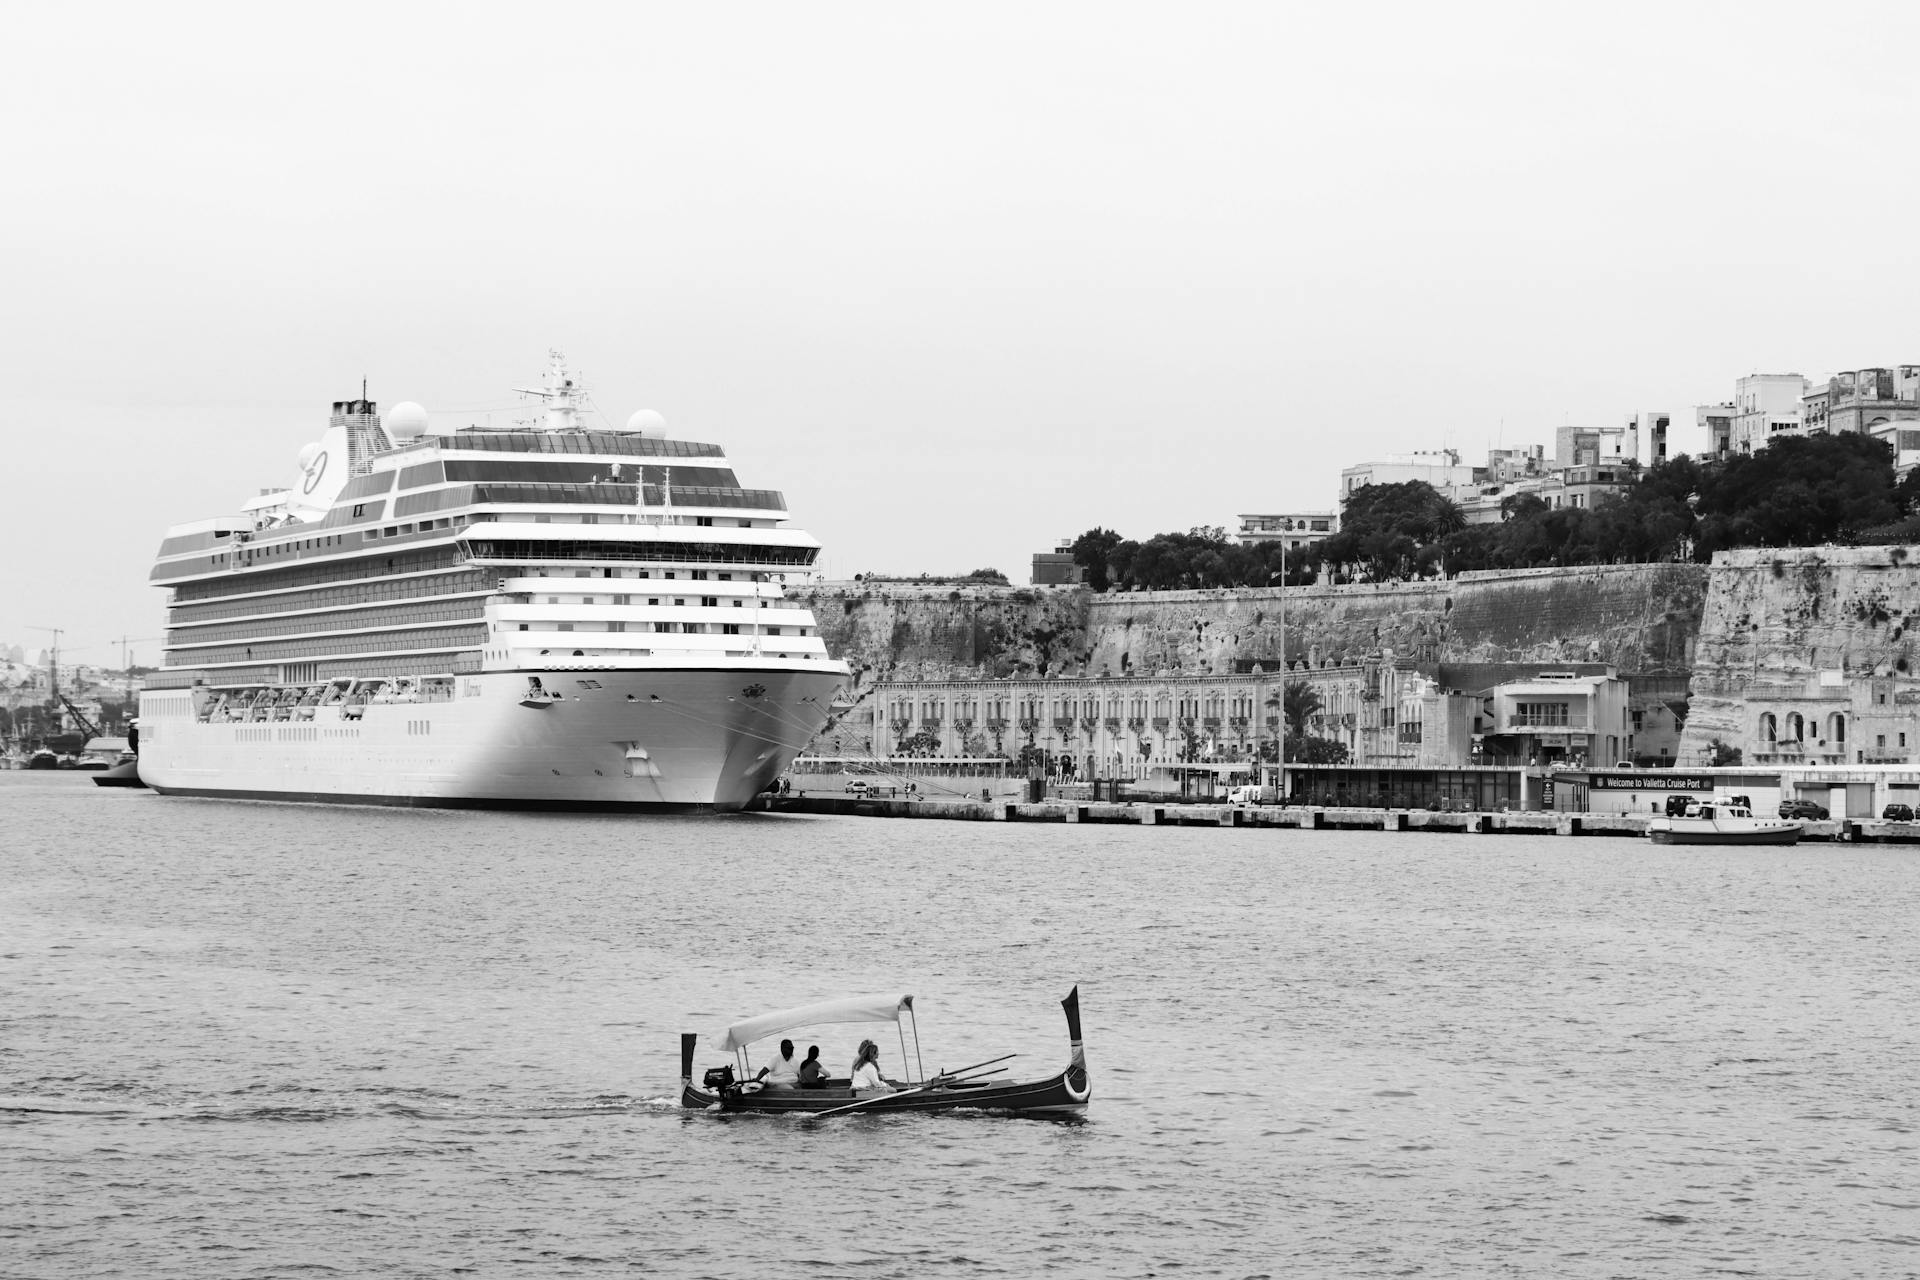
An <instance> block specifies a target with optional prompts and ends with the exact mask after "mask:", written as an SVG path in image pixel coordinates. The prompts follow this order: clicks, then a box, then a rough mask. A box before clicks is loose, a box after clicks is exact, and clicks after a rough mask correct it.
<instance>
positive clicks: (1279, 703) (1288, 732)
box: [1267, 680, 1326, 737]
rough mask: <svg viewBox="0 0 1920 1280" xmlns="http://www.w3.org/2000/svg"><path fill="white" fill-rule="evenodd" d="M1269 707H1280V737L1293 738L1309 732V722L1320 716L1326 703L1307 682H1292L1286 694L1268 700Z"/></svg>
mask: <svg viewBox="0 0 1920 1280" xmlns="http://www.w3.org/2000/svg"><path fill="white" fill-rule="evenodd" d="M1267 705H1268V706H1269V707H1279V708H1280V715H1281V717H1282V719H1281V724H1280V735H1281V736H1282V737H1291V736H1293V735H1295V734H1301V733H1305V732H1306V731H1307V721H1308V720H1309V719H1311V718H1312V717H1313V716H1314V715H1316V714H1318V712H1319V710H1320V708H1321V707H1323V706H1325V705H1326V703H1324V702H1323V701H1321V699H1320V695H1319V694H1318V693H1316V692H1315V691H1314V688H1313V686H1312V685H1310V684H1308V683H1307V682H1306V681H1305V680H1290V681H1288V682H1287V686H1286V692H1285V693H1284V694H1282V695H1280V696H1278V697H1269V698H1268V699H1267Z"/></svg>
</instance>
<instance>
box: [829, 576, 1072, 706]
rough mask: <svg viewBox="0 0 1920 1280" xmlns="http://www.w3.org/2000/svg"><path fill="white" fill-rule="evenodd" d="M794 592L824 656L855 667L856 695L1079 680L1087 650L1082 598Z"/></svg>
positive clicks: (894, 588) (1009, 590) (976, 591)
mask: <svg viewBox="0 0 1920 1280" xmlns="http://www.w3.org/2000/svg"><path fill="white" fill-rule="evenodd" d="M795 595H796V598H797V599H799V600H800V601H801V602H803V603H804V604H806V606H807V607H808V608H810V609H812V610H813V616H814V619H815V620H816V621H817V622H818V623H819V626H820V636H821V638H822V639H824V640H825V641H826V643H827V650H828V652H830V653H832V654H833V655H834V656H835V657H838V658H843V659H845V660H846V661H847V663H848V664H849V665H850V666H852V668H853V671H854V684H855V689H856V690H863V689H864V688H865V687H866V686H867V685H869V684H871V683H872V682H873V681H875V680H950V679H980V678H989V679H991V678H997V677H1000V676H1008V675H1029V676H1032V675H1039V676H1057V675H1066V674H1075V673H1077V671H1078V664H1079V662H1080V660H1081V655H1082V654H1083V652H1084V650H1085V648H1086V635H1087V601H1088V600H1089V598H1090V593H1088V592H1086V591H1078V590H1059V589H1053V588H1045V587H1042V588H1033V589H1028V588H1020V587H992V586H979V587H961V588H953V587H949V586H940V587H918V586H912V585H902V584H898V583H888V584H886V585H884V586H878V587H867V586H864V585H863V584H861V583H858V582H822V583H817V584H815V585H814V586H812V587H811V588H809V589H805V590H802V591H799V592H796V593H795Z"/></svg>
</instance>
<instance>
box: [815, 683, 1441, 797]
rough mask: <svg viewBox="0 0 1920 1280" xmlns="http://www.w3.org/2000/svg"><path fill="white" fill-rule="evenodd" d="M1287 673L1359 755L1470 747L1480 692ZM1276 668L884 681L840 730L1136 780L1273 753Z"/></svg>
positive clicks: (897, 746) (940, 751) (885, 741)
mask: <svg viewBox="0 0 1920 1280" xmlns="http://www.w3.org/2000/svg"><path fill="white" fill-rule="evenodd" d="M1286 683H1288V684H1294V683H1304V684H1305V685H1306V686H1307V687H1308V688H1309V689H1311V690H1312V692H1313V693H1314V695H1316V696H1317V697H1318V699H1319V703H1320V705H1319V707H1318V709H1317V710H1316V711H1315V712H1314V713H1313V714H1312V715H1311V716H1310V717H1309V718H1308V720H1307V723H1306V726H1305V729H1306V732H1307V734H1308V735H1309V736H1312V737H1318V738H1325V739H1330V740H1332V741H1334V742H1337V743H1339V744H1340V745H1341V746H1343V747H1344V748H1346V750H1347V752H1348V758H1349V760H1351V761H1352V762H1354V763H1356V764H1363V763H1364V764H1401V765H1409V766H1427V767H1440V766H1444V765H1450V764H1460V763H1465V762H1466V761H1467V760H1468V759H1469V758H1470V756H1471V753H1472V731H1473V722H1474V713H1475V711H1476V709H1477V708H1478V706H1479V700H1478V699H1476V698H1472V697H1469V696H1467V695H1465V694H1461V693H1458V692H1449V691H1446V690H1443V689H1442V688H1441V687H1440V685H1439V684H1438V683H1437V682H1436V681H1434V680H1433V679H1431V678H1429V677H1426V676H1423V675H1421V674H1419V673H1418V672H1416V671H1414V670H1412V669H1410V668H1405V667H1400V666H1397V665H1396V664H1395V663H1394V660H1393V657H1392V655H1391V654H1388V653H1383V654H1380V655H1377V656H1374V657H1370V658H1368V659H1366V660H1364V661H1362V662H1357V663H1351V664H1346V665H1341V666H1333V665H1326V666H1321V667H1317V668H1310V667H1309V666H1308V665H1307V664H1305V663H1299V664H1296V665H1295V666H1294V668H1293V669H1292V670H1290V671H1289V672H1288V673H1287V675H1286ZM1282 687H1283V682H1282V679H1281V676H1280V673H1279V672H1277V671H1275V672H1268V671H1264V670H1262V669H1261V668H1260V667H1259V666H1257V665H1253V666H1251V667H1250V669H1248V670H1246V671H1242V672H1220V673H1210V672H1203V673H1198V674H1192V673H1171V672H1167V673H1160V674H1157V675H1152V676H1140V675H1126V676H1089V677H1081V678H1068V679H1036V678H1027V679H1022V678H1018V677H1016V678H1010V679H1006V680H935V681H898V682H883V683H881V684H879V685H876V686H875V687H874V688H873V690H872V692H871V693H870V694H869V695H868V696H867V697H866V698H865V699H864V700H863V701H862V704H861V705H860V706H858V707H855V708H850V709H849V711H848V713H847V715H846V716H845V717H844V718H843V720H842V723H841V727H840V733H839V734H838V741H837V742H836V743H827V744H822V745H821V746H819V747H816V748H815V750H816V751H841V752H846V751H848V750H849V749H850V748H853V747H855V746H856V741H855V739H856V737H857V736H858V735H859V733H860V730H862V729H864V731H865V733H864V737H865V742H864V743H863V744H858V745H861V746H864V748H865V750H867V751H869V752H871V753H872V754H873V755H874V756H876V757H900V756H933V757H941V758H948V759H956V758H957V759H980V758H984V757H1004V758H1007V759H1011V760H1016V761H1018V760H1021V759H1023V758H1024V759H1026V760H1028V761H1036V760H1037V761H1038V762H1039V763H1040V764H1041V765H1042V767H1046V768H1049V769H1051V770H1052V771H1054V772H1057V773H1066V774H1069V775H1071V776H1076V777H1102V778H1136V777H1142V776H1145V775H1146V774H1148V773H1151V772H1154V771H1156V770H1160V769H1164V768H1166V767H1169V766H1174V765H1180V764H1202V763H1230V762H1235V761H1249V762H1251V761H1255V760H1260V759H1275V758H1277V750H1278V743H1279V740H1280V737H1281V690H1282Z"/></svg>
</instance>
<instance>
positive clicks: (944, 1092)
mask: <svg viewBox="0 0 1920 1280" xmlns="http://www.w3.org/2000/svg"><path fill="white" fill-rule="evenodd" d="M1060 1005H1061V1008H1062V1009H1064V1010H1065V1011H1066V1015H1067V1038H1068V1040H1069V1041H1070V1044H1071V1052H1070V1057H1069V1060H1068V1063H1067V1067H1066V1069H1065V1070H1064V1071H1061V1072H1059V1073H1058V1074H1056V1075H1051V1076H1048V1077H1046V1078H1044V1079H1041V1080H1029V1081H1020V1082H1013V1083H1004V1082H995V1081H992V1080H989V1079H988V1077H990V1076H995V1075H999V1074H1000V1073H1001V1072H1003V1071H1005V1070H1007V1068H1006V1067H1003V1066H994V1065H993V1064H995V1063H1000V1062H1004V1061H1006V1058H1010V1057H1012V1056H1013V1055H1012V1054H1008V1055H1006V1057H1003V1058H992V1059H989V1060H988V1061H986V1062H981V1063H975V1064H974V1065H973V1066H970V1067H964V1068H961V1069H960V1070H957V1071H944V1070H942V1071H936V1072H935V1073H934V1074H933V1075H932V1076H928V1075H926V1074H925V1071H924V1069H923V1068H922V1067H921V1063H920V1033H919V1028H918V1026H917V1024H915V1023H914V1021H913V997H912V996H910V995H876V996H853V997H850V998H848V999H844V1000H828V1001H823V1002H821V1003H819V1004H810V1005H801V1006H799V1007H798V1008H793V1009H780V1010H776V1011H774V1012H772V1013H764V1014H760V1015H759V1016H757V1017H753V1018H747V1019H745V1020H743V1021H741V1022H736V1023H734V1024H733V1025H732V1026H730V1027H728V1028H727V1031H726V1034H725V1035H724V1036H722V1037H721V1039H720V1042H719V1045H720V1048H722V1049H725V1050H728V1051H729V1052H731V1053H732V1054H733V1056H734V1061H733V1062H732V1063H729V1064H728V1065H726V1066H720V1067H712V1068H709V1069H708V1070H707V1072H706V1073H705V1075H704V1076H703V1077H702V1079H701V1082H700V1083H699V1084H698V1085H696V1084H695V1083H694V1079H693V1056H694V1048H695V1046H696V1045H697V1043H698V1042H699V1039H700V1037H699V1036H698V1035H697V1034H695V1033H693V1032H688V1033H686V1034H683V1035H682V1036H681V1037H680V1104H681V1105H682V1106H684V1107H697V1108H700V1109H702V1110H706V1111H754V1112H770V1113H774V1114H785V1113H790V1112H791V1113H799V1114H805V1115H814V1116H819V1117H821V1118H825V1117H827V1116H830V1115H837V1114H840V1113H843V1112H852V1111H953V1110H959V1109H966V1110H971V1111H1003V1112H1009V1113H1015V1114H1020V1115H1049V1114H1051V1115H1077V1114H1079V1113H1080V1112H1083V1111H1085V1110H1086V1106H1087V1099H1088V1098H1089V1097H1091V1096H1092V1092H1093V1089H1092V1086H1091V1084H1090V1083H1089V1081H1088V1079H1087V1058H1086V1050H1085V1048H1084V1046H1083V1045H1082V1043H1081V1040H1080V988H1078V987H1075V988H1074V989H1073V990H1072V991H1070V992H1068V993H1067V997H1066V999H1064V1000H1062V1001H1061V1002H1060ZM903 1015H904V1016H905V1018H906V1020H907V1021H906V1022H905V1023H902V1021H901V1018H902V1016H903ZM867 1022H891V1023H893V1024H894V1026H895V1029H896V1031H898V1033H899V1036H900V1053H901V1058H902V1065H901V1068H900V1070H901V1074H902V1078H900V1079H897V1080H890V1081H888V1084H889V1086H891V1088H890V1091H881V1090H869V1089H858V1090H856V1089H854V1088H853V1087H852V1080H851V1079H850V1078H849V1077H846V1076H839V1077H830V1078H828V1079H825V1080H823V1081H822V1082H821V1083H820V1084H819V1085H817V1086H814V1087H806V1086H798V1087H796V1086H789V1085H777V1084H770V1083H768V1082H767V1081H764V1080H761V1079H759V1078H757V1076H756V1074H755V1072H754V1069H753V1065H752V1061H751V1059H750V1057H749V1053H748V1050H749V1048H750V1046H752V1045H754V1044H757V1043H759V1042H760V1041H762V1040H767V1039H771V1038H772V1037H774V1036H777V1035H780V1034H781V1033H783V1032H787V1031H794V1030H798V1029H800V1028H803V1027H825V1026H835V1025H842V1024H848V1023H867ZM909 1030H910V1031H911V1035H912V1042H913V1058H912V1060H911V1061H910V1062H909V1061H907V1060H906V1053H907V1037H908V1034H909ZM909 1068H911V1069H912V1070H911V1071H909ZM762 1074H764V1072H763V1073H762Z"/></svg>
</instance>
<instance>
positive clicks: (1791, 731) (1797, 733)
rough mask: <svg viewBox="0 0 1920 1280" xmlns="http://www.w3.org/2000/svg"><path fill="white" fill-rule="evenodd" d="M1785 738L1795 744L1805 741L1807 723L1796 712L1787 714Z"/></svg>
mask: <svg viewBox="0 0 1920 1280" xmlns="http://www.w3.org/2000/svg"><path fill="white" fill-rule="evenodd" d="M1787 736H1788V737H1789V738H1792V739H1793V740H1794V741H1795V742H1805V741H1806V740H1807V722H1806V720H1805V719H1803V718H1802V717H1801V715H1800V713H1799V712H1798V711H1789V712H1787Z"/></svg>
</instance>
